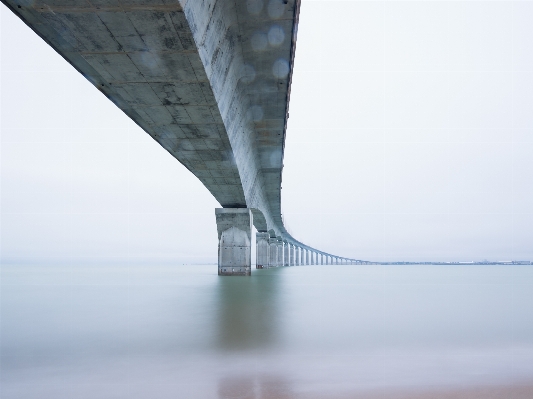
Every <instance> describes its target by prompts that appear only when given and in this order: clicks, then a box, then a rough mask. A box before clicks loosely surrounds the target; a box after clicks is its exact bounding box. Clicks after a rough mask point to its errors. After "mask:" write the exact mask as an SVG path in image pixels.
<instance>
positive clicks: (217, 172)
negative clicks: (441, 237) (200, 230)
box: [2, 0, 368, 275]
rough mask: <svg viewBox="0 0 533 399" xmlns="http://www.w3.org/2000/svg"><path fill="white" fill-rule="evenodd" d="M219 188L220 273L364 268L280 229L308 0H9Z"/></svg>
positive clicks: (213, 188) (193, 170)
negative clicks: (301, 25) (302, 15)
mask: <svg viewBox="0 0 533 399" xmlns="http://www.w3.org/2000/svg"><path fill="white" fill-rule="evenodd" d="M2 2H3V3H4V4H5V5H6V6H7V7H8V8H9V9H10V10H11V11H12V12H14V13H15V14H16V15H17V16H18V17H19V18H20V19H22V20H23V21H24V22H25V23H26V25H27V26H28V27H29V28H31V29H32V30H33V31H34V32H35V33H36V34H38V35H39V36H40V37H41V38H42V39H43V40H44V41H45V42H46V43H48V44H49V45H50V46H51V47H53V48H54V50H55V51H57V52H58V53H59V54H60V55H61V56H62V57H63V58H64V59H65V60H66V61H68V62H69V63H70V64H71V65H72V66H73V67H74V68H76V70H78V72H80V73H81V74H82V75H83V76H84V77H86V78H87V80H89V81H90V82H91V83H92V84H93V85H94V86H95V87H96V88H97V89H98V90H100V91H101V92H102V94H104V95H105V96H106V97H107V98H108V99H109V100H111V101H112V102H113V103H114V104H115V105H116V106H117V107H119V108H120V109H121V110H122V111H123V112H124V113H125V114H126V115H128V116H129V117H130V118H131V119H132V120H133V121H134V122H135V123H136V124H137V125H139V126H140V127H141V128H142V129H143V130H144V131H145V132H146V133H148V134H149V135H150V136H151V137H152V138H153V139H154V140H156V141H157V142H158V143H159V144H160V145H161V146H162V147H163V148H164V149H165V150H167V151H168V152H169V153H170V154H171V155H172V156H173V157H175V158H176V159H177V160H178V161H179V162H181V163H182V164H183V165H184V166H185V167H186V168H187V169H188V170H189V171H190V172H191V173H193V174H194V175H195V176H196V177H197V178H198V179H199V180H200V181H201V182H202V183H203V184H204V186H205V187H206V188H207V189H208V190H209V191H210V192H211V194H212V195H213V196H214V197H215V199H216V200H217V201H218V202H219V203H220V205H221V206H222V208H217V209H216V210H215V216H216V223H217V230H218V238H219V247H218V273H219V275H250V273H251V263H252V262H251V242H252V236H251V234H252V225H253V226H255V228H256V229H257V233H256V245H257V248H256V249H257V250H256V255H257V259H256V267H257V268H266V267H275V266H292V265H314V264H348V263H350V264H353V263H359V264H361V263H368V262H364V261H361V260H355V259H349V258H345V257H340V256H336V255H333V254H329V253H326V252H324V251H320V250H317V249H315V248H312V247H310V246H308V245H305V244H303V243H301V242H300V241H298V240H296V239H295V238H293V237H292V236H291V235H290V234H289V233H288V232H287V230H286V228H285V227H284V224H283V219H282V214H281V182H282V172H283V154H284V143H285V135H286V131H287V120H288V118H289V112H288V110H289V99H290V88H291V77H292V72H293V65H294V55H295V49H296V34H297V28H298V16H299V9H300V0H265V1H263V0H248V1H244V0H243V1H240V0H239V1H226V0H2Z"/></svg>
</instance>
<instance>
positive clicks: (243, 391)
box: [218, 375, 294, 399]
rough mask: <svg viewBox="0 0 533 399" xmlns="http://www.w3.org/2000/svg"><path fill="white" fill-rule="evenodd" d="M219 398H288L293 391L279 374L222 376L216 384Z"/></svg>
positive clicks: (291, 395) (291, 396)
mask: <svg viewBox="0 0 533 399" xmlns="http://www.w3.org/2000/svg"><path fill="white" fill-rule="evenodd" d="M218 397H219V399H289V398H293V397H294V396H293V392H292V390H291V388H290V384H289V382H288V380H287V379H285V378H283V377H280V376H272V375H268V376H260V377H253V376H250V377H235V378H223V379H222V380H220V382H219V385H218Z"/></svg>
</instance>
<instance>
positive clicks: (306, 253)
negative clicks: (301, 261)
mask: <svg viewBox="0 0 533 399" xmlns="http://www.w3.org/2000/svg"><path fill="white" fill-rule="evenodd" d="M305 264H306V265H309V250H308V249H306V250H305Z"/></svg>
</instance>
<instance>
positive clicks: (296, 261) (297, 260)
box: [294, 246, 300, 266]
mask: <svg viewBox="0 0 533 399" xmlns="http://www.w3.org/2000/svg"><path fill="white" fill-rule="evenodd" d="M294 266H300V247H297V246H294Z"/></svg>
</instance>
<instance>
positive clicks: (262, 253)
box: [255, 232, 270, 269]
mask: <svg viewBox="0 0 533 399" xmlns="http://www.w3.org/2000/svg"><path fill="white" fill-rule="evenodd" d="M269 238H270V235H269V234H268V233H265V232H257V233H255V268H256V269H262V268H264V267H268V263H269V261H268V257H269V256H268V255H269V252H270V251H269V244H268V239H269Z"/></svg>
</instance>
